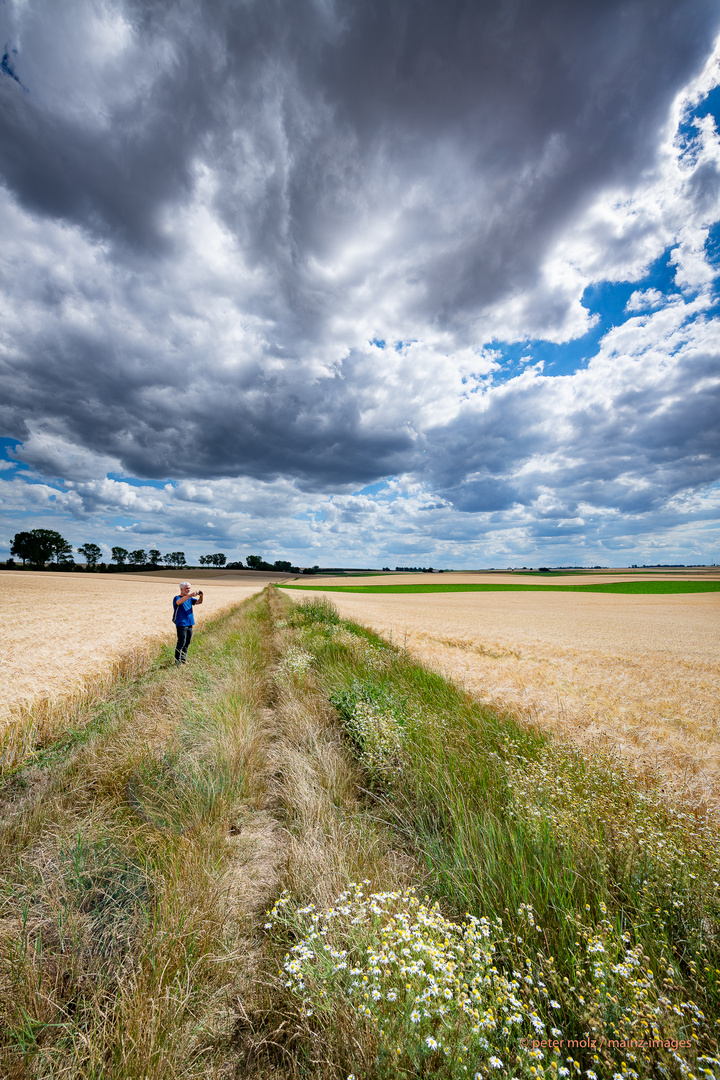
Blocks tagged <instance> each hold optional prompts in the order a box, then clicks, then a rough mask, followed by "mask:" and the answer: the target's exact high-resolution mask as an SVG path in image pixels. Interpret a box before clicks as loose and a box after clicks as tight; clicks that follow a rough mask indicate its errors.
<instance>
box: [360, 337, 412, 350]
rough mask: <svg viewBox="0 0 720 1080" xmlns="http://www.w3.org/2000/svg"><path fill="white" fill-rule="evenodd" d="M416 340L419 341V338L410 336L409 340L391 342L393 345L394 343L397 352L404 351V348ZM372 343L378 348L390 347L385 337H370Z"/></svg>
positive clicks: (393, 346)
mask: <svg viewBox="0 0 720 1080" xmlns="http://www.w3.org/2000/svg"><path fill="white" fill-rule="evenodd" d="M416 341H417V338H408V340H407V341H393V342H392V343H391V345H392V348H393V349H394V350H395V352H402V351H403V349H406V348H407V347H408V345H414V344H415V342H416ZM370 344H371V345H375V346H376V348H378V349H387V348H388V343H387V341H386V340H385V338H376V337H374V338H371V339H370Z"/></svg>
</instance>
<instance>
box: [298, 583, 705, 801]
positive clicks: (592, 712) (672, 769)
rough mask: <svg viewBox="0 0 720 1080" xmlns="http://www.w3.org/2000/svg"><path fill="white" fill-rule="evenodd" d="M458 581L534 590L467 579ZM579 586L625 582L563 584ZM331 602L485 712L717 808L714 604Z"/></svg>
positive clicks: (555, 599)
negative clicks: (503, 713) (493, 707)
mask: <svg viewBox="0 0 720 1080" xmlns="http://www.w3.org/2000/svg"><path fill="white" fill-rule="evenodd" d="M448 576H449V575H448ZM656 576H657V577H670V576H671V575H669V574H668V575H665V574H663V575H660V574H658V575H656ZM672 576H676V575H672ZM686 576H687V577H690V576H692V577H697V576H703V575H695V574H693V575H686ZM713 576H716V575H713ZM378 580H379V579H377V578H376V579H371V580H369V581H368V584H370V583H372V582H373V581H374V582H377V581H378ZM391 580H393V579H392V578H389V577H388V579H387V581H388V582H390V581H391ZM398 580H402V581H403V582H410V581H412V580H418V581H425V582H427V581H428V577H426V576H423V575H418V576H417V579H415V578H413V577H411V576H410V575H403V577H402V579H398ZM431 580H432V581H433V582H436V581H437V580H438V579H437V577H435V578H433V579H431ZM452 580H454V581H459V580H468V581H490V580H494V581H515V582H518V581H521V580H523V581H526V582H530V583H532V582H533V581H537V579H536V578H518V577H511V576H510V575H508V576H507V577H505V576H502V577H501V576H499V575H493V577H492V578H490V577H484V576H480V575H460V574H457V575H455V574H453V575H452ZM573 580H577V581H578V583H581V582H583V581H586V580H587V581H590V580H592V581H596V582H597V581H600V580H608V581H613V580H614V581H617V580H627V575H625V574H623V575H622V577H619V576H618V575H612V574H608V575H593V577H592V578H582V577H578V578H577V579H569V578H557V579H555V583H558V584H559V583H567V584H570V583H571V581H573ZM318 583H319V582H318ZM323 583H327V584H329V583H330V579H329V578H328V579H323ZM334 583H335V584H341V583H342V582H341V580H340V579H335V581H334ZM344 583H345V584H349V582H348V581H347V580H346V581H345V582H344ZM355 583H356V582H353V584H355ZM357 583H358V584H359V582H357ZM383 583H385V581H383ZM294 595H295V596H304V595H307V596H312V595H318V594H317V593H315V594H313V593H308V594H304V593H295V594H294ZM327 595H328V596H329V598H330V599H332V601H333V602H334V603H335V604H336V605H337V607H338V609H339V610H340V613H341V614H342V615H343V616H344V617H346V618H352V619H355V620H356V621H357V622H361V623H364V624H365V625H368V626H372V627H373V628H374V629H375V630H377V631H378V632H379V633H381V634H383V635H384V636H385V637H390V636H391V637H392V640H393V641H394V642H395V643H396V644H398V645H405V646H406V647H407V648H408V649H409V650H410V652H411V653H412V654H413V655H415V656H416V657H417V658H418V659H419V660H421V661H422V662H423V663H426V664H428V665H430V666H431V667H433V668H435V669H436V670H438V671H440V672H442V673H443V674H445V675H448V676H449V677H451V678H452V679H454V680H455V681H457V682H459V683H460V684H462V685H463V686H464V687H465V688H466V689H468V690H469V691H471V692H472V693H473V694H475V695H477V696H478V697H479V698H481V699H482V700H483V701H489V702H494V703H497V704H498V705H501V706H505V707H507V708H510V709H512V710H513V711H514V712H516V713H518V714H520V715H521V716H523V717H525V718H527V719H529V720H530V721H532V722H535V723H537V724H539V725H540V726H542V727H544V728H550V729H552V730H554V731H556V732H558V733H560V734H561V735H563V736H569V737H571V738H572V739H573V740H575V741H577V742H579V743H581V744H582V745H584V746H585V747H586V748H588V749H590V750H592V748H593V747H602V748H603V749H604V750H606V751H607V750H608V749H610V750H616V751H617V752H618V753H621V754H622V755H623V756H624V757H625V758H627V759H629V760H630V761H631V762H632V763H633V765H634V766H635V768H636V769H637V770H638V771H639V772H643V771H652V770H658V771H659V772H660V773H661V775H662V777H663V780H664V783H665V786H666V788H667V790H668V792H669V793H673V794H677V795H680V796H682V797H683V798H685V799H690V800H691V801H692V802H693V803H694V804H696V805H698V806H700V807H705V806H707V807H709V806H714V807H719V806H720V665H719V663H718V660H719V657H720V595H718V594H717V593H696V594H690V595H688V594H685V595H682V594H681V595H667V596H652V595H649V596H648V595H645V596H643V595H613V594H607V593H605V594H603V593H595V594H592V593H591V594H587V593H572V592H568V593H567V595H565V594H563V593H555V592H537V593H501V592H498V593H493V592H489V593H430V594H428V593H425V594H405V595H382V594H369V595H368V596H362V595H360V594H357V593H329V594H327Z"/></svg>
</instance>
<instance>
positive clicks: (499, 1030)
mask: <svg viewBox="0 0 720 1080" xmlns="http://www.w3.org/2000/svg"><path fill="white" fill-rule="evenodd" d="M367 884H368V883H367V882H365V883H364V885H361V884H352V885H350V886H349V887H348V888H347V889H346V890H345V892H344V893H343V894H342V895H341V896H339V897H338V898H337V900H336V902H335V903H334V904H333V906H332V907H331V908H330V909H329V910H327V911H323V912H318V911H316V910H315V908H314V906H313V905H312V904H311V905H309V906H307V907H305V908H302V909H300V911H298V912H297V913H296V915H297V917H298V918H299V925H297V924H295V932H296V933H298V932H299V933H300V937H299V940H297V941H296V944H295V945H293V947H292V948H291V949H290V951H289V952H288V953H287V954H286V956H285V961H284V964H283V969H282V978H283V979H284V983H285V987H286V988H287V989H288V990H290V991H292V993H293V994H295V995H297V997H298V999H299V1005H300V1010H301V1014H302V1015H304V1016H305V1017H308V1016H316V1017H317V1016H322V1015H323V1013H327V1018H328V1019H331V1016H332V1010H333V1008H334V1003H335V1002H336V1001H337V995H338V994H341V995H342V996H343V997H345V999H346V1000H348V1001H349V1002H350V1003H351V1004H352V1007H353V1008H354V1009H355V1011H356V1013H357V1014H358V1016H359V1018H360V1019H361V1020H362V1021H363V1022H366V1023H369V1024H370V1025H372V1027H373V1028H374V1030H375V1034H376V1036H377V1038H378V1040H379V1043H380V1045H381V1047H382V1048H383V1049H384V1050H385V1052H386V1053H387V1054H390V1055H394V1056H392V1057H391V1060H393V1061H395V1060H396V1059H397V1064H398V1066H400V1064H401V1061H400V1059H402V1062H403V1063H404V1064H403V1067H404V1068H409V1067H411V1066H410V1064H409V1062H416V1063H417V1062H422V1060H424V1058H425V1057H426V1056H427V1055H428V1054H433V1055H437V1057H438V1068H440V1064H442V1069H441V1071H440V1072H437V1073H436V1072H433V1075H438V1076H440V1075H442V1076H457V1077H465V1076H468V1075H474V1074H475V1070H477V1069H478V1068H479V1069H483V1070H491V1071H492V1072H494V1073H500V1072H503V1071H505V1065H504V1064H503V1061H504V1058H503V1057H501V1056H500V1055H501V1054H504V1055H507V1053H508V1048H509V1047H513V1048H514V1051H513V1055H512V1056H513V1057H516V1058H517V1055H518V1054H520V1055H522V1056H524V1060H525V1061H526V1063H527V1065H529V1064H530V1059H529V1056H528V1055H527V1054H526V1051H525V1050H524V1049H523V1048H522V1047H521V1046H520V1039H521V1037H522V1036H523V1035H525V1036H527V1035H528V1034H530V1033H531V1032H532V1031H533V1020H536V1018H535V1017H533V1016H531V1015H530V1014H529V1012H528V1011H527V1009H526V1005H525V1003H524V1002H523V1000H522V999H521V997H520V995H519V990H520V984H519V982H518V980H517V979H516V978H515V977H514V976H510V977H509V978H508V977H507V976H506V975H505V974H503V973H502V972H501V971H499V970H498V968H497V967H496V965H495V960H494V953H495V941H496V940H497V939H498V938H502V924H501V923H500V922H499V921H497V922H495V923H491V922H490V921H489V920H488V919H485V918H481V919H478V918H475V917H473V916H470V915H467V916H466V917H465V920H464V921H463V922H462V923H457V922H453V921H451V920H449V919H446V918H445V917H444V916H443V915H442V914H441V912H440V910H439V908H438V906H437V905H432V906H431V905H429V904H427V903H421V902H420V900H419V899H418V898H417V896H416V894H415V890H414V889H412V888H410V889H406V890H405V891H403V892H375V893H366V892H365V888H364V886H365V885H367ZM288 904H289V898H288V897H287V894H284V895H283V896H281V897H280V899H279V901H278V902H277V903H276V904H275V907H274V908H273V910H272V911H271V912H270V913H269V915H268V921H267V923H266V928H267V929H272V927H273V926H274V925H275V924H276V922H278V921H282V922H285V921H286V920H288V919H289V918H290V913H289V912H288V911H287V905H288ZM541 1026H542V1025H541ZM524 1072H525V1073H526V1075H529V1069H525V1070H524ZM398 1075H400V1073H398ZM403 1075H404V1074H403Z"/></svg>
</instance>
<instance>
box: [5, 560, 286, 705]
mask: <svg viewBox="0 0 720 1080" xmlns="http://www.w3.org/2000/svg"><path fill="white" fill-rule="evenodd" d="M185 576H189V577H191V579H192V580H193V581H194V582H197V584H198V585H200V584H201V585H202V589H203V592H204V594H205V597H204V602H203V604H202V606H198V607H196V609H195V613H196V622H197V623H198V625H202V623H203V621H204V620H205V619H207V618H210V617H212V616H213V615H217V613H218V612H219V611H220V610H221V609H222V608H224V607H227V606H228V605H229V604H233V603H238V602H239V601H241V600H243V599H245V597H246V596H249V595H250V594H251V593H254V592H258V591H259V590H260V589H262V588H264V586H265V585H266V584H267V581H268V580H269V579H273V580H277V579H278V578H279V577H281V576H282V575H277V574H275V575H266V574H259V573H253V574H252V575H251V574H249V573H248V574H246V575H243V574H242V572H239V573H234V572H233V571H226V572H225V574H220V575H217V574H215V575H213V574H212V572H208V571H199V572H194V573H193V572H190V571H185V573H184V574H183V572H182V571H180V572H178V571H175V572H171V571H160V572H155V573H149V574H58V573H52V572H49V571H47V572H31V573H29V572H23V571H20V570H15V571H12V570H10V571H4V572H3V573H2V575H0V585H2V588H3V612H4V618H3V622H4V626H3V637H4V641H3V649H2V663H1V664H0V718H2V716H3V715H5V716H8V715H10V714H12V712H13V711H14V710H15V709H16V708H17V707H18V706H19V705H28V704H30V703H31V702H32V701H33V700H36V699H38V698H48V697H49V698H55V697H63V696H65V695H67V694H69V693H72V692H73V691H75V690H78V689H79V688H81V687H82V685H83V684H84V683H85V682H86V681H87V680H88V679H91V678H94V677H96V676H98V675H101V674H103V672H105V671H106V670H107V669H108V667H109V666H110V664H111V662H112V661H113V660H116V659H118V658H120V657H121V656H124V655H126V654H127V653H128V652H130V651H132V650H133V649H134V648H137V647H138V646H141V645H143V644H147V643H148V642H149V641H151V640H153V639H157V638H161V639H166V640H167V641H168V642H170V641H172V640H173V639H174V636H175V628H174V626H173V624H172V598H173V596H175V595H176V594H177V592H178V589H177V584H178V582H179V581H180V580H183V578H184V577H185Z"/></svg>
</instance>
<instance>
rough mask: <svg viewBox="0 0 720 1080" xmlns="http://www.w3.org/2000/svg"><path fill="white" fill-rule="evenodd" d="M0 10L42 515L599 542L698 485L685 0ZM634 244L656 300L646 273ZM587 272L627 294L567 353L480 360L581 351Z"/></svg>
mask: <svg viewBox="0 0 720 1080" xmlns="http://www.w3.org/2000/svg"><path fill="white" fill-rule="evenodd" d="M3 16H4V18H5V19H6V24H5V26H4V30H3V34H4V40H5V42H6V48H7V57H8V60H7V63H6V65H5V68H4V69H3V70H4V74H3V73H0V98H1V99H2V102H1V103H2V108H0V138H2V140H3V147H4V150H5V152H4V153H3V155H2V159H1V160H0V175H1V176H2V180H3V184H4V186H3V188H2V190H1V191H0V219H1V220H2V222H3V236H4V241H3V255H4V259H3V263H4V270H3V272H2V273H3V296H4V305H5V311H4V316H3V331H2V337H1V338H0V370H2V376H3V386H4V390H5V394H4V400H3V402H2V403H0V430H1V431H2V432H4V433H5V434H6V435H7V436H9V437H11V438H13V439H15V440H17V443H16V445H17V449H16V451H15V452H14V453H15V459H16V460H17V461H19V462H22V463H24V464H26V465H28V466H30V469H31V470H32V476H33V477H34V480H33V482H32V483H31V484H28V485H26V487H27V489H28V492H29V494H28V496H27V498H28V504H27V505H28V506H33V507H35V506H36V505H40V503H42V499H43V498H44V496H41V494H40V491H39V489H40V487H42V483H40V484H38V482H37V481H38V480H40V481H43V480H48V481H56V480H60V479H62V480H63V481H64V483H62V484H59V485H58V484H56V485H55V487H51V489H50V490H52V491H54V492H55V494H54V495H48V496H47V500H46V501H47V502H48V504H52V505H49V507H48V509H47V512H48V513H53V512H55V513H67V514H69V515H71V516H73V515H74V517H73V520H76V521H85V520H86V519H87V518H90V517H93V516H95V517H96V518H97V520H100V517H98V515H100V516H102V515H105V518H104V519H103V520H108V521H110V520H111V519H112V520H114V521H115V524H113V525H112V528H118V529H124V530H127V529H133V530H135V531H137V530H140V531H143V530H147V533H148V535H150V534H153V530H157V529H158V528H161V529H165V528H166V526H167V528H170V527H172V529H173V530H178V529H181V530H183V529H184V530H186V532H185V533H184V534H183V535H187V536H188V537H190V536H191V535H192V536H195V537H196V538H197V542H198V543H200V541H201V540H202V538H203V537H204V536H205V535H206V533H207V531H208V530H210V531H211V532H212V534H213V536H215V535H216V536H218V537H223V536H224V537H226V538H228V539H237V538H239V537H242V538H243V539H245V538H247V542H250V541H251V540H252V538H253V537H259V538H262V536H263V535H264V533H263V530H267V529H268V528H270V526H269V524H268V523H269V522H271V521H272V522H276V523H277V522H278V520H280V521H281V522H282V525H281V528H282V537H283V544H285V546H292V545H293V544H295V545H296V550H305V549H307V550H309V551H315V550H317V547H316V544H320V543H325V544H330V545H331V546H332V544H333V543H334V542H335V541H334V539H333V538H334V537H338V538H339V539H338V544H342V543H345V544H346V545H347V542H348V536H349V535H350V534H351V533H352V534H353V535H354V536H355V537H357V538H358V544H359V548H358V550H359V551H361V552H362V551H365V552H366V551H367V550H368V548H367V546H363V545H365V544H366V543H367V542H372V537H378V536H379V535H385V531H386V530H388V529H389V530H390V531H389V532H388V538H389V537H390V535H392V536H393V537H394V540H393V541H392V542H393V543H394V544H395V545H396V548H395V550H397V551H398V552H399V551H400V550H401V549H403V550H404V547H403V545H408V544H410V545H412V544H414V543H415V542H416V540H417V542H418V543H419V544H424V545H426V546H427V545H428V544H430V542H431V541H432V544H434V545H435V550H444V549H443V544H445V542H446V541H447V542H450V540H451V538H452V537H456V538H457V539H456V541H453V542H456V543H457V544H458V545H460V547H459V548H457V549H455V548H453V549H452V550H453V552H455V555H456V556H457V553H458V551H460V550H461V549H462V550H464V548H463V545H465V544H471V543H472V542H473V538H475V540H477V535H478V529H479V527H480V523H481V522H482V528H483V529H484V530H486V531H487V532H488V533H492V534H493V535H500V534H501V533H502V534H503V535H504V536H505V540H504V541H503V543H506V544H508V545H512V544H519V545H520V547H521V548H522V545H524V544H525V543H526V542H527V543H534V542H537V541H538V538H540V537H544V536H546V535H549V534H548V532H547V530H548V529H549V528H550V527H551V526H550V525H549V524H548V523H551V524H552V528H554V529H559V530H560V531H561V533H562V534H563V535H566V536H568V537H569V536H570V535H571V534H572V535H575V536H580V537H582V536H590V535H595V536H600V535H601V534H602V535H603V536H604V535H605V532H603V530H605V531H606V532H607V530H610V531H612V530H613V529H615V530H617V529H618V528H619V527H620V524H619V523H618V521H617V520H615V518H614V517H613V515H614V514H617V513H621V514H624V515H630V514H632V513H635V512H637V513H639V514H641V515H642V514H644V515H646V516H645V518H644V519H643V520H645V521H646V522H648V521H650V520H651V517H652V515H655V514H657V513H659V512H660V509H659V508H661V507H663V506H676V504H675V503H674V502H673V500H675V499H677V498H682V495H683V493H688V492H690V491H696V490H699V489H704V488H706V487H707V485H709V484H711V483H713V482H714V481H715V480H717V478H718V470H717V450H718V447H717V442H716V439H715V436H714V421H713V412H712V410H713V408H716V407H717V406H716V394H717V382H716V380H715V374H716V372H717V347H716V345H715V341H716V340H717V332H716V322H715V320H716V314H715V308H714V307H713V304H714V299H713V298H714V295H715V294H714V292H713V288H714V282H715V278H716V267H715V266H714V265H713V263H712V262H711V260H710V259H709V257H708V247H707V242H708V237H709V235H710V229H711V228H712V226H713V225H714V223H715V222H716V221H717V220H718V219H719V218H720V194H719V193H720V186H719V185H718V183H717V178H718V176H719V175H720V144H719V142H718V136H717V131H716V128H715V125H714V122H713V118H712V116H711V115H710V114H709V113H705V114H702V115H701V114H700V113H701V112H702V110H700V112H698V105H699V103H700V102H702V101H703V100H704V99H705V97H706V96H707V94H708V92H709V91H710V89H711V88H712V86H713V85H715V84H716V82H717V79H718V67H717V58H716V56H715V58H712V57H710V55H709V54H710V50H711V44H710V43H711V42H712V40H713V37H714V36H715V35H716V34H717V33H718V30H720V14H718V9H717V5H716V4H714V3H712V2H711V0H684V2H683V3H680V4H678V3H677V2H676V0H653V2H652V3H651V2H650V0H647V2H645V0H641V2H638V3H636V4H634V5H631V6H630V7H629V6H628V5H627V4H625V3H621V2H620V0H602V2H600V0H597V2H595V0H592V2H589V3H586V4H583V5H578V4H576V3H572V2H571V0H550V2H549V3H546V4H544V5H542V9H541V8H540V7H539V6H538V5H536V4H533V3H530V2H529V0H517V2H513V3H507V2H506V0H486V2H484V3H481V4H467V3H465V2H464V0H451V2H450V3H447V2H445V3H442V4H441V3H435V2H431V3H428V4H423V5H418V4H413V3H411V2H410V0H393V2H392V3H387V2H386V0H369V2H367V3H363V4H356V3H351V2H350V0H334V2H333V3H320V2H318V0H296V2H295V0H294V2H293V3H290V2H289V0H288V2H285V0H281V2H280V3H278V4H274V5H268V4H265V3H262V2H260V0H249V2H248V3H245V4H243V5H237V4H233V3H230V2H227V3H225V2H220V3H217V4H214V5H211V6H210V7H208V6H207V5H202V4H200V3H199V0H198V2H197V3H196V2H194V0H191V2H189V3H187V4H183V5H176V4H171V3H169V2H166V0H150V2H148V0H142V2H140V0H137V2H132V0H110V2H108V3H106V4H102V5H98V4H95V3H94V2H92V0H80V2H79V3H76V4H73V5H72V8H71V9H70V8H67V7H63V6H62V5H57V4H54V3H52V2H51V0H29V2H28V3H25V4H22V5H19V4H18V5H5V7H4V8H3ZM693 110H695V112H693ZM663 253H666V254H667V257H668V259H669V260H670V263H669V266H670V269H671V271H672V274H671V276H672V287H671V288H669V287H663V288H660V287H658V286H657V285H655V284H654V283H647V282H646V283H643V278H644V276H645V275H646V274H647V272H648V268H649V267H650V266H651V264H653V262H654V261H655V260H657V259H658V258H659V257H660V256H662V255H663ZM600 282H631V283H636V284H637V288H636V289H635V290H634V291H631V293H630V292H628V293H627V294H626V299H625V300H624V301H623V307H624V312H623V314H622V323H621V325H618V326H615V327H614V328H612V327H610V326H608V327H606V328H604V329H603V331H602V333H600V334H599V337H598V339H596V340H595V343H594V345H593V347H592V348H591V349H590V351H589V353H588V355H586V356H585V357H583V358H582V359H583V360H584V361H588V360H589V361H590V363H589V364H587V363H583V364H580V365H579V367H578V370H577V371H576V372H574V373H573V372H571V371H568V372H565V373H563V374H561V375H559V376H558V375H557V374H555V373H554V371H553V369H552V368H546V369H543V368H542V361H540V362H532V356H531V353H530V352H529V353H528V354H527V356H526V357H525V358H524V360H523V363H524V370H523V371H522V372H521V373H518V372H517V370H512V369H511V368H510V367H509V366H508V365H509V361H507V359H506V354H507V352H508V346H509V345H510V344H511V343H520V344H521V345H522V344H523V343H525V342H530V341H533V340H537V339H542V340H543V341H545V342H548V343H554V344H555V345H556V346H561V345H562V344H563V343H568V342H573V341H575V342H581V341H583V340H584V339H585V338H586V337H588V336H591V335H592V331H593V330H594V329H597V328H599V327H600V325H601V315H600V314H599V313H598V312H597V311H593V310H590V308H589V307H588V306H587V299H586V291H587V289H588V287H589V286H593V285H595V284H597V283H600ZM715 415H716V414H715ZM21 475H22V471H18V472H17V474H16V476H15V479H13V480H12V481H9V482H10V483H11V484H15V485H21V486H22V484H23V481H22V479H21ZM28 475H29V474H28ZM138 478H139V479H142V480H148V481H156V482H157V483H155V484H150V485H149V486H148V485H145V486H143V485H140V484H138V483H135V480H137V479H138ZM384 478H396V479H395V480H393V481H392V483H395V482H397V483H399V484H400V485H401V487H400V489H399V490H398V491H397V492H394V489H393V488H392V487H391V486H389V487H386V488H385V489H384V492H385V494H383V493H382V492H381V493H371V494H370V495H357V494H354V493H355V492H356V491H357V490H358V489H361V488H362V487H363V486H364V485H372V484H374V483H376V482H378V481H381V480H383V479H384ZM46 486H47V485H46ZM31 488H32V489H38V490H37V491H34V490H33V492H30V489H31ZM15 490H16V488H15V487H13V488H12V491H13V492H14V491H15ZM388 492H394V493H393V494H392V495H390V494H388ZM8 497H10V496H8ZM12 498H13V499H14V498H15V496H14V495H13V496H12ZM33 500H34V501H33ZM38 500H39V502H38ZM13 505H14V504H13ZM678 505H679V504H678ZM704 505H706V504H704ZM707 505H709V504H707ZM278 506H281V507H282V512H281V513H280V516H279V519H278ZM179 508H182V509H179ZM668 512H670V511H668ZM677 512H678V513H679V512H680V511H679V510H678V511H677ZM606 513H607V514H609V515H610V516H609V517H607V516H606V517H603V514H606ZM113 515H115V518H113ZM484 515H489V517H488V518H486V517H485V516H484ZM653 520H655V518H653ZM658 520H659V519H658ZM160 522H162V523H163V524H162V526H161V525H160V524H159V523H160ZM473 522H474V524H473ZM278 527H280V526H278ZM365 529H367V531H363V530H365ZM188 530H189V531H188ZM192 530H195V531H194V532H193V531H192ZM253 530H254V531H253ZM503 530H505V532H503ZM508 530H509V531H508ZM274 535H276V534H274ZM552 535H553V536H554V535H555V534H552ZM607 535H608V536H609V535H610V532H607ZM383 542H384V541H383ZM389 542H390V540H389V539H388V543H389ZM280 554H282V551H280Z"/></svg>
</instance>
